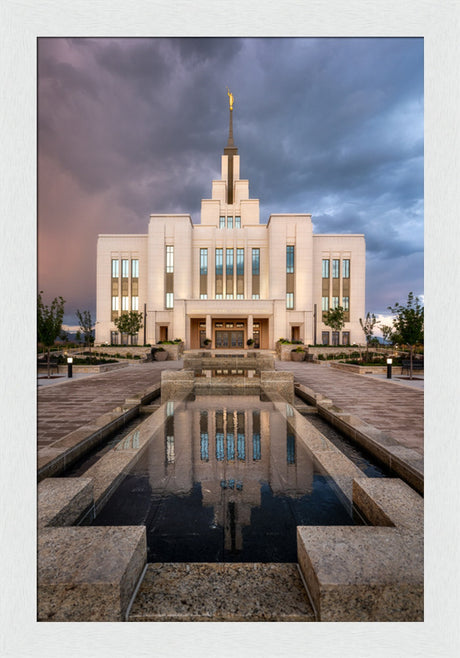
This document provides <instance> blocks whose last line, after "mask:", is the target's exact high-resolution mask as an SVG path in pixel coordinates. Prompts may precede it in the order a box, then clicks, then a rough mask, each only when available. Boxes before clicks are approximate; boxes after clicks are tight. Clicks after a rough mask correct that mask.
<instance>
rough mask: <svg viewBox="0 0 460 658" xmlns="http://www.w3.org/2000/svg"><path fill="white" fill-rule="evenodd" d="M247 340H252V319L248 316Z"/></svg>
mask: <svg viewBox="0 0 460 658" xmlns="http://www.w3.org/2000/svg"><path fill="white" fill-rule="evenodd" d="M248 338H254V318H253V316H252V315H248Z"/></svg>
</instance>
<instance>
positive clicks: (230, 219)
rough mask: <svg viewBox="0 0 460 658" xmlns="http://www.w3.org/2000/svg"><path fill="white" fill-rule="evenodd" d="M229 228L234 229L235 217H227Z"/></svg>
mask: <svg viewBox="0 0 460 658" xmlns="http://www.w3.org/2000/svg"><path fill="white" fill-rule="evenodd" d="M227 228H233V217H227Z"/></svg>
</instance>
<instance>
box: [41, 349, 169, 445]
mask: <svg viewBox="0 0 460 658" xmlns="http://www.w3.org/2000/svg"><path fill="white" fill-rule="evenodd" d="M166 368H167V369H172V370H179V369H180V368H182V361H165V362H156V361H154V362H153V363H144V364H136V365H132V366H128V367H127V368H121V369H120V370H113V371H112V372H106V373H102V374H99V375H90V376H84V377H83V378H78V377H77V378H72V379H67V378H63V379H51V380H50V381H51V382H53V384H50V385H48V386H40V387H39V389H38V391H37V408H38V419H37V439H38V444H37V448H38V449H40V448H43V447H44V446H46V445H49V444H50V443H53V442H54V441H57V440H58V439H60V438H62V437H63V436H65V435H66V434H68V433H69V432H72V431H73V430H76V429H78V428H79V427H81V426H82V425H86V424H87V423H90V422H91V421H93V420H95V419H96V418H97V417H98V416H101V415H102V414H104V413H106V412H107V411H111V410H112V409H114V408H115V407H118V406H119V405H120V404H122V403H123V402H124V401H125V399H126V398H127V397H129V396H130V395H134V394H136V393H138V392H140V391H142V390H143V389H145V388H147V387H148V386H153V385H155V384H158V383H159V382H160V378H161V371H162V370H165V369H166ZM41 381H43V380H41Z"/></svg>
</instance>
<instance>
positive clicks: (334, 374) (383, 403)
mask: <svg viewBox="0 0 460 658" xmlns="http://www.w3.org/2000/svg"><path fill="white" fill-rule="evenodd" d="M182 364H183V362H182V361H166V362H158V363H157V362H153V363H145V364H136V365H130V366H128V367H127V368H123V369H120V370H114V371H112V372H109V373H103V374H100V375H91V376H84V375H82V376H78V375H77V376H76V377H75V376H74V378H73V379H72V380H68V379H67V378H66V377H62V378H60V379H51V380H39V383H40V386H39V389H38V423H37V435H38V449H40V448H42V447H44V446H46V445H49V444H50V443H53V442H54V441H56V440H57V439H60V438H62V437H63V436H65V435H66V434H68V433H69V432H72V431H73V430H76V429H77V428H79V427H81V426H82V425H85V424H87V423H90V422H92V421H94V420H95V419H96V418H97V417H98V416H100V415H101V414H103V413H106V412H108V411H110V410H111V409H113V408H114V407H117V406H119V405H120V404H122V403H123V402H124V401H125V399H126V398H127V397H129V396H130V395H134V394H136V393H138V392H140V391H142V390H144V389H145V388H147V387H149V386H153V385H155V384H157V383H159V382H160V378H161V371H162V370H164V369H165V368H166V369H173V370H178V369H180V368H182ZM275 364H276V365H275V367H276V369H277V370H287V371H290V372H293V373H294V377H295V380H296V381H298V382H299V383H300V384H304V385H305V386H308V387H309V388H312V389H313V390H314V391H315V392H317V393H322V394H323V395H326V396H327V397H329V398H330V399H331V400H332V401H333V402H334V404H336V405H337V406H339V407H341V408H342V409H344V410H345V411H348V412H350V413H352V414H354V415H356V416H358V417H359V418H361V419H362V420H363V421H365V422H366V423H369V424H371V425H374V426H375V427H377V428H378V429H381V430H383V431H385V432H388V433H389V434H391V436H393V438H395V439H396V440H397V441H399V442H400V443H402V444H403V445H405V446H407V447H410V448H413V449H414V450H416V451H417V452H419V453H420V454H423V381H422V380H420V379H419V380H414V381H413V382H408V381H407V380H406V381H403V380H398V379H396V378H395V379H393V380H391V381H388V380H387V379H385V378H379V377H376V376H365V375H357V374H354V373H347V372H343V371H340V370H335V369H333V368H330V367H328V366H327V365H317V364H311V363H306V362H301V363H295V362H290V361H276V362H275ZM45 383H46V385H43V384H45Z"/></svg>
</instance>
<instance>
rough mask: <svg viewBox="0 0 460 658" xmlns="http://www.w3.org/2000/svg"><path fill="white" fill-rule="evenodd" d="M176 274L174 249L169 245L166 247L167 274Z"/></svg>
mask: <svg viewBox="0 0 460 658" xmlns="http://www.w3.org/2000/svg"><path fill="white" fill-rule="evenodd" d="M172 272H174V247H172V246H170V245H168V246H167V247H166V273H167V274H171V273H172Z"/></svg>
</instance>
